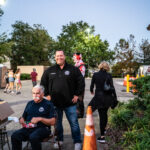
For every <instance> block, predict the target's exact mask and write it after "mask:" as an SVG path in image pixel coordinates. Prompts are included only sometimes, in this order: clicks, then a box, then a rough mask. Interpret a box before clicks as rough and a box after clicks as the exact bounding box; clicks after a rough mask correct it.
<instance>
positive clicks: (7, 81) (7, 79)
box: [4, 70, 9, 93]
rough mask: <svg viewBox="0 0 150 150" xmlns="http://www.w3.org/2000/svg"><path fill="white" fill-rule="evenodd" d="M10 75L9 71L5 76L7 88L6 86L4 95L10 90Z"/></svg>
mask: <svg viewBox="0 0 150 150" xmlns="http://www.w3.org/2000/svg"><path fill="white" fill-rule="evenodd" d="M8 73H9V71H8V70H7V72H6V73H5V75H4V79H5V81H6V86H5V89H4V93H7V90H8V88H9V78H8Z"/></svg>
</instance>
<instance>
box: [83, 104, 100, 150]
mask: <svg viewBox="0 0 150 150" xmlns="http://www.w3.org/2000/svg"><path fill="white" fill-rule="evenodd" d="M82 150H97V145H96V136H95V129H94V122H93V116H92V108H91V106H88V109H87V114H86V123H85V129H84V141H83V148H82Z"/></svg>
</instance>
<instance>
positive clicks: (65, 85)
mask: <svg viewBox="0 0 150 150" xmlns="http://www.w3.org/2000/svg"><path fill="white" fill-rule="evenodd" d="M55 60H56V65H54V66H52V67H49V68H48V69H47V70H46V71H45V72H44V74H43V76H42V78H41V85H43V86H44V87H45V96H47V99H49V100H52V102H53V103H54V106H56V112H57V115H58V117H57V126H56V130H57V134H58V136H57V139H56V140H57V141H59V143H60V145H62V144H63V125H62V120H63V111H64V112H65V114H66V117H67V119H68V121H69V124H70V127H71V132H72V138H73V140H74V144H75V145H74V146H75V147H74V150H81V133H80V128H79V123H78V119H77V113H76V103H77V100H78V96H79V95H81V93H83V91H84V86H85V84H84V79H83V76H82V74H81V72H80V70H79V69H78V68H77V67H75V66H73V65H70V64H68V63H67V62H66V61H65V60H66V59H65V54H64V51H62V50H59V51H56V53H55ZM54 148H55V149H58V142H56V143H55V144H54Z"/></svg>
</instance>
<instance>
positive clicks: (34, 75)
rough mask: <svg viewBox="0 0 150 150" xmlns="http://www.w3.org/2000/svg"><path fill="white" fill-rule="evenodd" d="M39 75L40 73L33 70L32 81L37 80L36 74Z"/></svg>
mask: <svg viewBox="0 0 150 150" xmlns="http://www.w3.org/2000/svg"><path fill="white" fill-rule="evenodd" d="M37 75H38V74H37V73H36V72H31V79H32V81H36V76H37Z"/></svg>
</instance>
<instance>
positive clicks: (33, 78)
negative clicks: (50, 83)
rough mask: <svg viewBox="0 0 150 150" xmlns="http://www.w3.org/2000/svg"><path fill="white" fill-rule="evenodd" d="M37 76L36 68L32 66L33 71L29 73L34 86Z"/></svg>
mask: <svg viewBox="0 0 150 150" xmlns="http://www.w3.org/2000/svg"><path fill="white" fill-rule="evenodd" d="M37 76H38V74H37V72H36V69H35V68H33V72H31V74H30V77H31V80H32V84H33V87H34V86H36V84H37Z"/></svg>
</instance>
